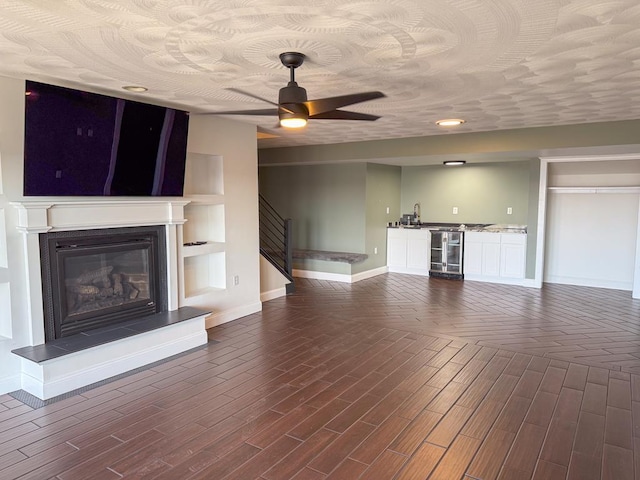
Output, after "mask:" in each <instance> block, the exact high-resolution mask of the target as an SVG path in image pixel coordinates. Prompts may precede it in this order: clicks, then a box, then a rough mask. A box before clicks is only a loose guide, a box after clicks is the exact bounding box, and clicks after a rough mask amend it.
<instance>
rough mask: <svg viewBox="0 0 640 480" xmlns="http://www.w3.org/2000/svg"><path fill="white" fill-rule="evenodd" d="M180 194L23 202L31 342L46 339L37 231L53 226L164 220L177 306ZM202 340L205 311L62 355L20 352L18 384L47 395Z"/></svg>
mask: <svg viewBox="0 0 640 480" xmlns="http://www.w3.org/2000/svg"><path fill="white" fill-rule="evenodd" d="M187 203H189V202H188V201H186V200H181V199H161V200H155V199H153V200H149V199H144V200H138V199H129V198H126V199H117V200H111V199H110V200H102V199H100V200H95V201H84V200H83V201H24V202H13V203H12V205H13V206H14V207H15V208H17V211H18V225H17V228H18V230H19V231H20V232H21V233H22V237H23V249H24V261H25V270H26V272H27V278H26V281H27V296H28V298H27V305H28V317H29V318H28V333H27V335H28V342H29V343H28V344H29V345H41V344H43V343H44V342H45V330H44V311H43V298H42V277H41V267H40V242H39V234H40V233H45V232H55V231H69V230H89V229H98V228H117V227H132V226H143V225H164V226H165V228H166V247H167V248H166V251H167V286H168V289H169V290H168V303H167V306H168V310H170V311H171V310H176V309H177V308H178V306H179V288H178V282H179V276H180V272H179V262H178V251H179V249H178V232H177V228H178V226H180V225H182V224H183V223H184V222H185V218H184V206H185V205H186V204H187ZM205 343H207V333H206V329H205V315H203V316H200V317H196V318H194V319H191V320H187V321H185V322H181V323H180V324H177V325H171V326H168V327H164V328H161V329H159V330H154V331H151V332H146V333H142V334H139V335H135V336H134V337H129V338H126V339H123V340H120V341H116V342H112V343H110V344H107V345H100V346H97V347H93V348H90V349H87V350H84V351H82V352H77V353H73V354H69V355H65V356H64V357H59V358H55V359H52V360H47V361H45V362H40V363H34V362H31V361H30V360H27V359H25V358H21V362H22V365H21V386H22V389H23V390H25V391H26V392H28V393H30V394H32V395H35V396H36V397H38V398H40V399H43V400H46V399H49V398H52V397H55V396H58V395H61V394H63V393H66V392H69V391H71V390H74V389H77V388H80V387H83V386H86V385H89V384H92V383H95V382H98V381H101V380H104V379H106V378H109V377H111V376H114V375H118V374H121V373H124V372H126V371H128V370H133V369H135V368H138V367H141V366H143V365H146V364H149V363H152V362H155V361H158V360H161V359H163V358H167V357H170V356H172V355H175V354H178V353H181V352H184V351H186V350H189V349H191V348H195V347H198V346H201V345H204V344H205Z"/></svg>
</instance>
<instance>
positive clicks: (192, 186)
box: [184, 152, 224, 195]
mask: <svg viewBox="0 0 640 480" xmlns="http://www.w3.org/2000/svg"><path fill="white" fill-rule="evenodd" d="M222 166H223V161H222V157H221V156H220V155H206V154H202V153H194V152H188V153H187V164H186V169H185V178H184V191H185V194H186V195H223V194H224V182H223V180H224V177H223V175H222ZM187 192H188V193H187Z"/></svg>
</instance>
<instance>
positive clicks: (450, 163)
mask: <svg viewBox="0 0 640 480" xmlns="http://www.w3.org/2000/svg"><path fill="white" fill-rule="evenodd" d="M465 163H467V161H466V160H447V161H446V162H442V164H443V165H446V166H447V167H455V166H456V165H464V164H465Z"/></svg>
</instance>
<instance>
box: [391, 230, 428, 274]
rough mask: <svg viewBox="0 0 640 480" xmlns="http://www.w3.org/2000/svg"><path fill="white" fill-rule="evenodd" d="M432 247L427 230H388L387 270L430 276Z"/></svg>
mask: <svg viewBox="0 0 640 480" xmlns="http://www.w3.org/2000/svg"><path fill="white" fill-rule="evenodd" d="M430 245H431V235H430V232H429V230H427V229H409V228H389V229H387V268H388V269H389V271H390V272H396V273H412V274H414V275H429V250H430Z"/></svg>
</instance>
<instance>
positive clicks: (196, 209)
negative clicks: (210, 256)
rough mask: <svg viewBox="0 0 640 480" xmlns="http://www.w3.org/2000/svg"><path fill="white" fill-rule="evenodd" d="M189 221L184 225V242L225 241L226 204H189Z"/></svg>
mask: <svg viewBox="0 0 640 480" xmlns="http://www.w3.org/2000/svg"><path fill="white" fill-rule="evenodd" d="M184 215H185V218H186V219H187V221H186V222H185V224H184V226H183V232H184V233H183V243H190V242H218V243H224V238H225V234H224V205H223V204H215V205H208V204H200V203H196V204H189V205H187V206H185V209H184Z"/></svg>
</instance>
